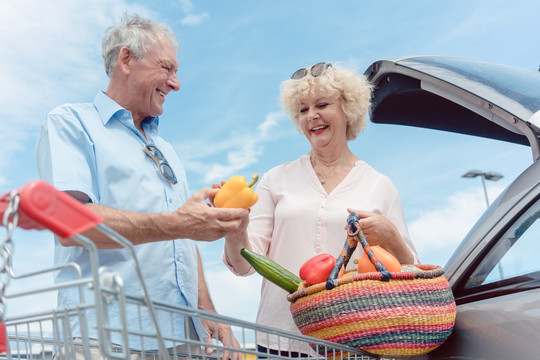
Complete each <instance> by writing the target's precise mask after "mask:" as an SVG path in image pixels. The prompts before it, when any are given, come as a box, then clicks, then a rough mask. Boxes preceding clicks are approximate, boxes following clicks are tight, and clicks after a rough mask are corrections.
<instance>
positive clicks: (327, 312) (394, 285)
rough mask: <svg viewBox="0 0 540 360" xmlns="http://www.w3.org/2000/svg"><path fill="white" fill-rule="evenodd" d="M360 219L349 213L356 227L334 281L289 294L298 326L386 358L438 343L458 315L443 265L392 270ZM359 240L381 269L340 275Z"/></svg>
mask: <svg viewBox="0 0 540 360" xmlns="http://www.w3.org/2000/svg"><path fill="white" fill-rule="evenodd" d="M353 214H354V213H353ZM354 215H356V214H354ZM357 221H358V218H357V217H353V219H352V220H351V217H349V225H350V226H351V224H352V228H351V229H350V230H349V236H348V237H347V241H346V243H345V247H344V249H343V251H342V253H341V255H340V256H339V258H338V259H337V261H336V266H335V267H334V269H333V271H332V273H331V274H330V276H329V279H328V282H327V283H320V284H317V285H314V286H309V287H307V288H304V289H301V290H298V291H296V292H294V293H292V294H289V295H288V300H289V301H290V303H291V305H290V310H291V314H292V316H293V319H294V321H295V323H296V326H298V328H299V330H300V332H301V333H302V334H304V335H308V336H313V337H315V338H318V339H323V340H327V341H332V342H336V343H339V344H342V345H347V346H351V347H354V348H357V349H361V350H364V351H367V352H369V353H371V354H374V355H376V356H383V357H386V358H407V357H411V356H417V355H422V354H425V353H427V352H429V351H431V350H433V349H435V348H436V347H438V346H439V345H440V344H442V343H443V342H444V341H445V340H446V338H447V337H448V336H449V335H450V333H451V332H452V329H453V327H454V322H455V317H456V304H455V301H454V296H453V294H452V290H451V288H450V284H449V283H448V281H447V280H446V278H445V277H444V271H443V269H442V268H441V267H440V266H435V265H415V266H408V267H406V268H410V269H411V270H410V271H406V270H405V268H404V270H402V271H401V272H393V273H390V272H388V271H387V270H386V269H385V268H384V266H383V265H382V264H381V263H380V262H378V260H377V259H376V257H375V256H374V255H373V252H372V251H371V249H370V248H369V245H368V244H367V241H366V240H365V238H364V236H363V234H362V232H361V230H360V227H359V226H357ZM351 230H353V231H351ZM358 241H360V242H361V243H362V245H363V248H364V251H366V252H367V253H368V255H369V257H370V259H371V261H372V263H373V264H374V265H375V266H376V268H377V270H378V271H377V272H371V273H363V274H362V273H361V274H355V275H353V276H347V277H343V278H341V279H338V280H336V278H337V273H338V272H339V270H340V269H341V267H342V266H345V265H346V264H347V262H348V260H349V258H350V256H351V254H352V252H353V251H354V249H355V248H356V244H358ZM323 355H324V354H323Z"/></svg>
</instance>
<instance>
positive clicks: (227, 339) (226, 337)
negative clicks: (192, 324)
mask: <svg viewBox="0 0 540 360" xmlns="http://www.w3.org/2000/svg"><path fill="white" fill-rule="evenodd" d="M202 323H203V326H204V328H205V329H206V331H207V332H208V334H209V335H210V337H209V338H207V339H206V340H205V342H207V343H209V344H212V339H217V340H219V341H221V343H222V344H223V345H224V346H227V347H234V348H237V349H240V344H239V343H238V340H236V337H235V336H234V334H233V332H232V329H231V328H230V327H229V326H228V325H227V324H223V323H218V322H214V321H211V320H208V319H203V320H202ZM213 352H214V347H213V346H207V347H206V354H207V355H210V354H212V353H213ZM231 354H232V356H231ZM221 358H222V360H227V359H232V360H242V353H240V352H231V351H230V350H225V351H223V356H222V357H221Z"/></svg>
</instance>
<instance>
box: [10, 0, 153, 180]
mask: <svg viewBox="0 0 540 360" xmlns="http://www.w3.org/2000/svg"><path fill="white" fill-rule="evenodd" d="M123 12H138V13H140V14H141V15H147V14H148V11H145V10H144V8H143V7H141V6H137V5H136V6H132V5H127V4H125V2H124V1H116V2H114V3H113V4H111V3H110V1H108V0H89V1H84V2H79V1H70V0H51V1H46V2H43V1H29V0H21V1H4V2H2V5H0V34H1V35H0V48H2V49H4V51H3V53H2V56H1V57H0V79H2V87H0V122H1V126H2V131H0V154H1V155H2V156H0V174H8V173H9V169H10V167H11V166H12V165H13V163H14V161H15V160H14V159H16V158H17V154H18V153H20V152H22V151H32V150H33V141H34V140H33V139H34V138H35V135H36V133H37V131H38V127H39V124H41V122H42V121H43V119H44V118H45V116H46V114H47V112H48V111H50V110H51V109H52V108H53V107H55V106H57V105H59V104H61V103H65V102H77V101H80V100H81V99H83V98H84V99H86V100H91V99H92V98H87V97H88V94H92V95H90V96H93V94H95V92H96V91H97V90H98V89H100V88H103V87H104V85H106V84H105V81H106V76H105V74H104V70H103V65H102V60H101V49H100V47H101V38H102V36H103V33H104V30H105V29H106V28H107V27H108V26H110V25H111V24H112V23H113V22H114V20H117V19H119V18H120V16H121V14H122V13H123ZM12 181H13V177H9V178H8V177H6V176H5V175H1V176H0V186H8V184H11V183H12Z"/></svg>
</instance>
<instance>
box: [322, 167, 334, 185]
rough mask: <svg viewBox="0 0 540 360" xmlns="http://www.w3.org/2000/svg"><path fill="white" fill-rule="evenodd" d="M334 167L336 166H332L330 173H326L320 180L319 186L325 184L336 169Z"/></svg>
mask: <svg viewBox="0 0 540 360" xmlns="http://www.w3.org/2000/svg"><path fill="white" fill-rule="evenodd" d="M336 167H337V165H334V166H333V167H332V169H330V171H329V172H327V173H326V175H323V176H322V177H321V178H320V182H321V184H323V185H324V184H325V183H326V178H327V177H328V176H329V175H331V174H332V173H333V172H334V170H335V169H336Z"/></svg>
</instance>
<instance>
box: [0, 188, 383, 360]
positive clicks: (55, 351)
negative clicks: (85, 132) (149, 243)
mask: <svg viewBox="0 0 540 360" xmlns="http://www.w3.org/2000/svg"><path fill="white" fill-rule="evenodd" d="M0 217H1V218H2V220H3V221H2V224H3V225H4V226H5V228H6V235H5V237H4V238H2V237H0V359H51V358H54V359H59V360H60V359H81V358H82V359H91V358H95V354H100V357H102V358H104V359H105V358H106V359H134V358H137V359H186V358H189V359H195V358H197V359H204V358H208V359H219V358H221V357H222V356H223V355H225V356H227V355H229V354H230V353H231V352H236V353H241V354H242V357H243V358H244V359H253V358H257V357H269V358H272V359H289V358H290V355H269V354H267V353H260V352H258V351H257V349H256V348H255V346H254V342H255V339H256V338H257V336H259V337H260V336H263V337H268V338H270V337H273V338H275V339H277V341H278V343H279V344H282V345H283V346H286V347H287V348H288V347H289V346H290V345H291V342H292V341H295V342H298V343H301V344H309V345H310V346H311V347H312V348H313V349H314V350H315V351H316V352H317V353H318V354H321V357H325V358H330V359H340V358H344V359H372V358H373V357H370V356H368V354H367V353H365V352H362V351H361V350H357V349H354V348H350V347H347V346H342V345H339V344H336V343H330V342H327V341H323V340H319V339H315V338H312V337H307V336H303V335H298V334H293V333H289V332H286V331H282V330H279V329H274V328H269V327H264V326H261V325H258V324H254V323H251V322H247V321H242V320H239V319H234V318H231V317H227V316H223V315H219V314H216V313H212V312H206V311H203V310H200V309H193V308H188V307H185V306H179V305H175V304H169V303H162V302H159V301H155V300H152V299H151V298H150V296H149V294H148V291H147V289H146V285H145V283H144V279H143V276H142V272H141V268H140V266H139V263H138V261H137V257H136V254H135V247H134V246H133V245H132V244H131V242H130V241H129V240H127V239H126V238H124V237H122V236H121V235H119V234H118V233H116V232H115V231H114V230H112V229H110V228H109V227H108V226H106V225H105V224H103V219H102V218H100V217H99V216H97V215H96V214H94V213H92V212H91V211H90V210H89V209H88V208H86V207H85V206H84V205H82V204H81V203H79V202H78V201H76V200H75V199H73V198H72V197H70V196H69V195H67V194H66V193H64V192H61V191H58V190H56V189H55V188H54V187H52V186H51V185H49V184H47V183H45V182H42V181H32V182H30V183H28V184H26V185H25V186H23V187H20V188H18V189H15V190H13V191H11V192H10V193H8V194H5V195H3V196H1V197H0ZM16 227H19V228H22V229H27V230H48V231H51V232H53V233H54V234H56V235H57V236H60V237H63V238H73V239H75V240H76V241H77V242H78V243H79V244H80V245H81V246H84V247H85V248H86V249H88V251H89V254H90V263H91V273H92V276H91V277H90V278H83V277H82V276H81V270H80V267H79V265H78V264H76V263H71V264H67V265H65V266H63V267H56V268H46V269H42V270H39V271H34V272H30V273H25V274H16V273H14V271H13V266H12V254H13V248H14V242H13V230H14V229H15V228H16ZM90 229H96V230H98V231H100V232H101V233H103V234H105V235H106V236H108V237H109V238H111V239H113V240H114V241H116V242H117V243H118V244H120V245H121V246H122V247H124V248H125V249H127V250H128V252H129V253H130V255H131V258H132V260H133V266H134V269H135V271H136V273H137V275H138V279H139V282H140V288H141V289H142V295H138V296H134V295H133V294H126V293H125V291H124V286H123V282H122V278H121V277H120V276H119V275H118V274H116V273H114V272H110V271H108V270H107V269H106V268H100V267H99V254H98V251H97V248H96V246H95V244H94V243H93V242H92V241H91V240H90V239H88V238H87V237H85V236H84V235H82V233H84V232H85V231H87V230H90ZM64 268H70V269H71V270H72V271H75V272H76V273H77V274H78V275H79V276H78V278H77V280H75V281H69V282H64V283H56V284H55V285H54V286H53V287H51V286H44V285H41V286H37V287H32V288H31V289H24V290H20V291H17V292H9V291H6V290H7V289H8V286H9V284H10V282H16V281H19V280H23V279H25V280H27V279H32V278H33V277H37V276H42V275H43V274H47V273H53V274H54V273H55V272H57V271H59V270H61V269H64ZM36 283H37V284H39V281H37V282H36ZM66 288H75V289H78V293H79V297H80V302H79V303H78V304H77V305H74V306H72V307H63V308H53V309H45V310H42V311H34V312H28V313H24V314H17V315H14V316H11V317H10V316H9V312H6V306H7V304H10V303H15V302H17V301H18V300H19V299H22V298H28V297H30V298H34V299H36V301H39V298H40V296H43V294H46V293H49V294H50V293H51V292H52V293H56V292H57V291H58V290H60V289H66ZM88 290H90V293H91V294H92V296H90V298H89V297H88V296H87V295H88ZM32 301H33V300H32ZM111 307H116V309H117V310H118V313H119V314H120V316H119V317H120V319H116V320H114V321H112V320H111V319H110V318H109V315H108V310H109V309H111ZM88 311H93V312H95V314H96V315H95V318H96V320H97V321H96V323H95V324H89V323H88V319H87V314H88ZM128 311H129V312H130V313H131V312H132V311H135V312H136V314H139V315H140V314H143V313H144V314H146V315H147V316H149V318H150V319H151V321H150V322H151V323H142V321H140V322H139V324H138V326H137V327H133V326H128V324H127V322H126V317H125V315H126V313H127V312H128ZM158 313H165V314H168V316H170V317H171V318H172V316H173V315H174V314H181V315H182V316H184V317H185V319H186V321H187V319H188V318H190V317H193V318H199V319H201V320H205V321H206V322H207V323H208V321H210V322H211V323H213V324H214V326H215V327H216V330H217V325H218V324H219V323H225V324H228V325H229V326H230V329H231V331H232V334H230V335H233V334H234V336H235V337H236V339H237V340H238V342H239V343H240V348H235V347H232V346H225V345H223V344H222V343H221V342H218V341H214V342H212V343H210V344H209V343H206V342H204V341H202V340H193V339H191V337H190V336H187V335H190V334H189V333H187V334H186V336H185V337H183V336H182V337H181V338H180V337H178V336H174V335H173V336H172V337H164V336H163V335H162V329H163V328H164V327H165V326H172V321H171V322H170V324H163V323H158V321H157V317H156V314H158ZM139 317H140V316H139ZM73 318H77V319H78V322H79V324H80V325H81V334H82V336H81V337H77V338H75V337H74V336H73V335H72V333H71V327H70V319H73ZM89 326H93V327H95V328H96V329H97V331H98V338H97V339H91V338H90V337H89V336H88V331H85V329H88V327H89ZM112 334H120V336H121V339H122V341H121V342H120V343H113V342H112V341H111V335H112ZM173 334H174V332H173ZM133 339H137V340H138V341H140V343H141V344H143V346H142V350H133V349H132V348H130V346H129V344H130V342H131V341H133ZM145 342H146V343H153V344H155V343H157V346H149V347H148V349H146V346H145V345H144V344H145ZM181 345H182V346H183V347H179V346H181ZM186 345H189V346H186ZM207 348H211V349H213V352H212V353H211V354H207V353H206V351H205V349H207ZM193 349H195V350H197V349H199V350H200V351H193ZM291 351H294V349H292V350H291Z"/></svg>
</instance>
